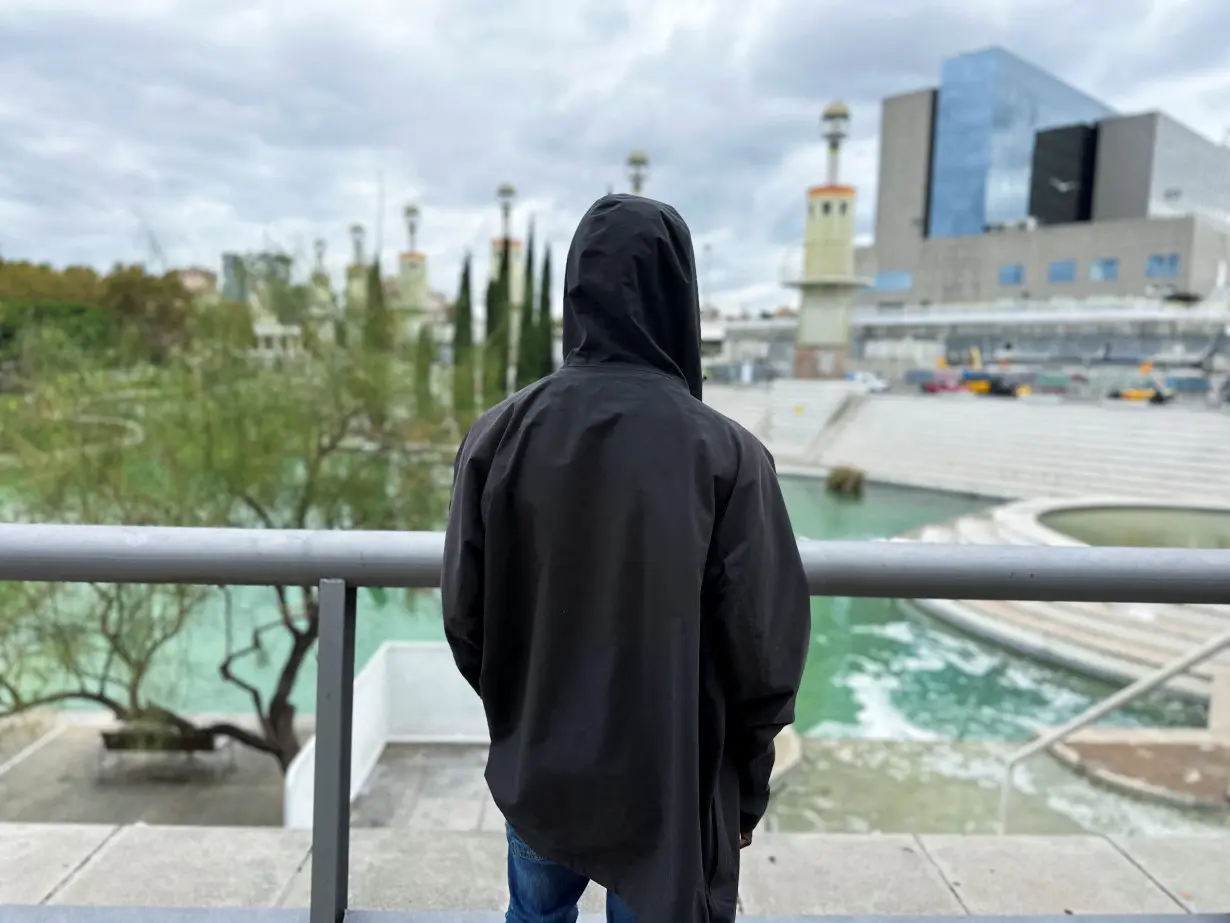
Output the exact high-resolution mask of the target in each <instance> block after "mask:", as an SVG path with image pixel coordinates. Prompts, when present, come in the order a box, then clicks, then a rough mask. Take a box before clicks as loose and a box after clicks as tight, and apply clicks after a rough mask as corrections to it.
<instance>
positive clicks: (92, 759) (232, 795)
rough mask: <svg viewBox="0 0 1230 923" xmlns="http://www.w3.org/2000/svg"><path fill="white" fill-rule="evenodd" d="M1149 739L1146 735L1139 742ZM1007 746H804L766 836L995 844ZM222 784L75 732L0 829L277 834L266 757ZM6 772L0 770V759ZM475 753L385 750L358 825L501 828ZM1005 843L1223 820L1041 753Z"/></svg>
mask: <svg viewBox="0 0 1230 923" xmlns="http://www.w3.org/2000/svg"><path fill="white" fill-rule="evenodd" d="M1136 733H1144V732H1136ZM1017 745H1018V744H1017V743H1015V742H1004V741H977V740H969V741H958V742H953V741H878V740H864V741H859V740H853V741H843V740H807V741H804V743H803V760H802V763H801V764H800V765H799V766H798V767H797V768H796V769H795V770H794V771H792V772H791V773H789V774H788V775H787V776H786V777H785V778H784V779H783V781H782V785H781V786H780V787H779V789H778V791H777V793H776V794H775V796H774V798H773V800H772V802H771V804H770V808H769V814H768V816H767V817H766V819H765V825H766V829H768V830H774V831H781V832H790V833H820V832H828V833H906V834H908V833H991V832H995V830H996V829H997V828H996V812H997V806H998V797H999V783H1000V781H1001V780H1002V779H1003V766H1004V759H1005V757H1006V756H1007V754H1008V753H1009V752H1011V751H1012V750H1013V749H1015V747H1016V746H1017ZM235 756H236V760H237V767H236V769H235V771H233V772H231V773H228V774H226V775H221V776H211V775H208V774H194V775H183V776H179V775H175V774H172V775H170V776H169V777H164V778H162V779H150V778H148V777H143V776H142V774H141V773H140V769H139V766H134V770H136V771H134V772H132V773H129V774H128V775H113V776H112V777H110V778H109V780H108V781H101V782H100V781H99V780H98V779H97V771H98V767H97V760H98V740H97V731H96V730H95V729H90V728H81V727H72V728H69V729H68V730H65V731H61V732H60V733H58V734H57V735H56V736H55V737H53V738H51V739H50V740H48V741H47V742H45V743H44V744H43V746H41V747H40V748H39V749H38V750H37V751H36V752H34V753H33V754H30V755H28V756H27V757H26V758H25V759H23V760H22V761H21V762H19V763H18V764H16V765H14V766H12V767H11V768H10V769H8V770H7V771H5V772H3V773H0V822H2V821H22V822H27V823H48V822H56V823H103V824H128V823H136V822H144V823H149V824H188V825H200V826H211V825H215V824H220V825H227V824H230V825H242V826H269V827H279V826H280V825H281V823H282V784H281V778H280V776H279V775H278V772H277V769H276V767H275V766H274V764H273V762H272V761H271V760H268V759H266V758H264V757H262V756H260V755H259V754H255V753H251V752H249V751H244V750H237V751H236V754H235ZM0 762H2V761H0ZM484 762H485V753H484V750H483V748H482V747H468V746H456V745H437V746H408V745H398V744H394V745H391V746H389V747H388V748H387V749H386V751H385V753H384V755H383V757H382V758H381V761H380V763H379V765H378V766H377V768H376V770H375V772H374V773H373V775H372V777H371V778H370V779H369V780H368V784H367V785H366V786H365V788H364V790H363V793H362V794H361V795H360V796H359V798H358V799H357V800H356V802H355V804H354V807H353V811H352V823H353V824H354V825H355V826H356V827H388V828H400V829H402V830H406V831H415V832H416V833H430V834H435V833H437V832H466V831H469V832H481V831H494V832H498V831H499V830H500V829H502V823H503V820H502V818H501V816H500V813H499V811H498V810H497V809H496V807H495V805H494V803H492V801H491V796H490V794H489V793H488V792H487V788H486V785H485V783H484V781H483V768H484ZM1017 782H1018V791H1017V794H1016V795H1015V797H1014V798H1013V801H1012V811H1011V815H1010V821H1011V827H1010V829H1011V830H1012V832H1013V833H1034V834H1070V833H1085V832H1092V833H1103V834H1120V833H1129V832H1138V831H1147V832H1150V833H1170V834H1175V833H1193V832H1201V833H1203V832H1222V831H1224V830H1226V827H1227V824H1230V812H1225V811H1223V812H1220V813H1209V812H1207V811H1206V812H1190V811H1182V810H1178V809H1175V808H1172V807H1165V806H1161V805H1157V804H1150V803H1147V802H1142V801H1140V800H1139V799H1138V798H1133V797H1128V796H1125V795H1121V794H1116V793H1114V792H1109V791H1106V790H1105V789H1104V788H1102V787H1099V786H1095V785H1093V784H1091V783H1090V782H1089V781H1088V780H1086V779H1083V778H1081V777H1080V776H1079V775H1077V774H1076V773H1073V772H1071V771H1069V770H1068V769H1066V768H1065V767H1064V766H1062V765H1061V764H1060V763H1059V762H1057V761H1055V760H1052V759H1049V758H1047V757H1045V756H1042V757H1038V758H1036V759H1034V760H1031V761H1030V762H1029V763H1028V764H1027V765H1026V766H1025V767H1024V768H1023V769H1022V770H1021V771H1020V772H1018V774H1017Z"/></svg>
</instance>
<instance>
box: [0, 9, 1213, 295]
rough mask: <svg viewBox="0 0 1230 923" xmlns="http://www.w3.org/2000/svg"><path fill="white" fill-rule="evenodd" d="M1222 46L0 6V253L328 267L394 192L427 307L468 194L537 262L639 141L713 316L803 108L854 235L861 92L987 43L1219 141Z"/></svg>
mask: <svg viewBox="0 0 1230 923" xmlns="http://www.w3.org/2000/svg"><path fill="white" fill-rule="evenodd" d="M1227 32H1230V4H1227V0H1075V2H1073V0H978V2H973V0H753V2H748V0H293V2H292V0H123V2H116V3H107V2H104V0H0V254H2V255H3V256H5V257H7V258H27V259H35V260H40V261H50V262H52V263H56V264H65V263H72V262H76V263H90V264H93V265H96V266H99V267H106V266H107V265H109V264H110V263H112V262H114V261H116V260H144V259H148V258H149V257H150V254H151V253H152V252H153V248H152V246H151V240H155V241H157V245H158V247H159V248H160V249H161V251H162V253H163V254H164V257H163V258H164V259H165V260H166V262H167V263H168V264H170V265H188V264H200V265H206V266H210V267H213V268H217V267H218V264H219V254H220V253H221V251H223V250H255V249H259V248H261V247H263V246H267V245H273V246H279V247H283V248H286V249H288V250H290V251H291V252H298V253H301V254H303V255H304V257H305V259H307V254H309V253H310V252H311V242H312V240H313V239H315V238H316V237H323V238H325V239H326V240H327V241H328V244H329V263H330V265H331V267H332V268H333V269H334V270H335V271H336V270H338V269H340V267H341V265H342V264H343V263H344V262H345V260H346V258H347V254H348V250H349V241H348V233H347V228H348V226H349V225H350V224H351V223H353V222H356V221H358V222H361V223H363V224H364V225H366V226H367V227H368V229H369V230H368V239H369V241H373V240H374V239H375V237H376V229H377V228H378V227H379V226H381V225H382V226H383V235H382V244H383V246H382V252H383V253H384V254H385V260H386V265H391V264H392V261H393V260H394V259H395V254H396V252H397V251H398V250H399V249H402V248H404V246H405V232H404V230H403V223H402V220H401V218H400V215H401V210H402V207H403V206H404V204H405V203H406V202H408V201H413V202H416V203H417V204H419V206H420V207H421V208H422V212H423V217H422V220H421V231H420V235H419V238H420V240H419V243H420V249H422V250H425V251H426V252H427V253H428V255H429V258H430V267H431V281H432V285H433V287H435V288H438V289H441V290H443V291H446V292H450V293H451V292H452V291H453V290H454V289H455V286H456V274H457V269H458V265H459V262H460V257H461V254H462V253H463V252H464V251H465V250H466V249H467V248H473V249H475V250H476V251H477V252H478V253H479V254H480V257H479V259H480V264H481V263H485V259H486V251H487V248H488V246H489V244H488V241H489V240H490V238H491V237H492V236H493V234H495V233H496V231H497V229H498V224H499V219H498V211H497V207H496V204H495V199H494V192H495V188H496V187H497V185H499V184H500V183H501V182H504V181H510V182H512V183H514V184H515V185H516V187H517V189H518V191H519V201H518V205H517V210H516V221H517V222H518V224H519V226H520V227H522V228H523V227H524V224H525V222H526V221H527V220H528V218H529V217H530V216H531V215H532V216H533V217H534V219H535V222H536V226H537V229H538V234H539V238H540V239H541V238H543V237H546V238H548V239H549V240H550V241H551V243H552V244H553V245H554V247H555V250H556V257H557V259H556V265H557V266H558V265H559V263H560V261H561V260H560V257H562V250H563V249H564V248H565V247H566V246H567V241H568V238H569V237H570V235H571V231H572V229H573V227H574V226H575V223H576V221H577V219H578V218H579V217H580V215H581V214H582V213H583V211H584V210H585V208H586V207H587V206H588V205H589V203H590V202H591V201H592V200H593V199H594V198H595V197H597V196H598V195H600V194H601V193H603V192H604V191H605V190H606V189H607V188H608V186H614V187H615V188H616V189H623V188H626V182H627V181H626V179H625V177H624V169H623V167H622V162H623V160H624V157H625V156H626V155H627V153H628V151H629V150H631V149H632V148H643V149H644V150H645V151H646V152H647V153H648V154H649V157H650V158H651V161H652V167H651V175H650V178H649V181H648V184H647V187H646V192H647V193H649V194H651V195H654V196H655V197H657V198H661V199H664V200H666V201H668V202H671V203H673V204H675V205H676V206H677V207H678V208H679V209H680V211H681V212H682V213H683V215H684V217H685V218H686V219H687V220H688V222H689V224H690V225H691V227H692V231H693V235H694V237H695V239H696V244H697V250H698V253H700V254H703V253H704V252H705V245H706V244H707V245H709V248H710V249H709V250H708V253H709V257H708V259H707V262H708V264H709V269H708V270H707V271H705V270H702V276H703V278H702V281H705V280H707V283H708V289H709V292H710V293H711V296H712V300H713V301H715V302H717V303H718V304H720V305H721V306H722V307H723V308H726V309H730V310H735V309H738V308H740V307H741V306H750V307H772V306H775V305H777V304H780V303H784V302H786V301H788V300H789V296H788V295H787V294H786V293H784V292H782V290H781V289H780V288H779V287H778V285H777V282H776V279H777V278H778V277H779V275H780V270H781V267H782V263H783V259H784V258H785V257H786V256H787V254H788V250H789V248H790V246H791V245H792V244H793V243H794V241H795V239H796V238H797V237H798V235H799V233H800V230H801V223H802V204H803V190H804V189H805V188H806V187H807V186H808V185H810V184H812V183H814V182H817V181H819V180H820V179H821V178H822V177H823V171H824V153H823V150H822V148H821V144H820V137H819V126H818V117H819V113H820V110H821V109H822V108H823V106H824V104H825V103H826V102H827V101H828V100H829V99H831V98H834V97H841V98H843V99H844V100H846V101H847V102H848V103H849V104H850V107H851V109H852V112H853V139H852V142H851V144H850V146H849V151H848V154H847V156H846V170H845V174H846V178H848V179H849V180H850V181H852V182H854V183H855V184H856V185H857V186H858V187H859V190H860V199H859V213H860V231H861V232H863V233H864V234H867V233H869V232H870V228H871V215H872V213H873V210H874V204H875V173H876V138H875V134H876V132H877V130H878V119H879V110H878V100H879V99H880V98H881V97H882V96H884V95H886V94H892V93H897V92H903V91H907V90H911V89H917V88H920V87H923V86H928V85H933V84H934V83H935V82H936V81H937V79H938V73H939V66H940V62H941V60H942V59H943V58H944V57H945V56H948V55H951V54H954V53H957V52H960V51H968V50H974V49H977V48H980V47H984V46H987V45H992V44H1001V45H1004V46H1006V47H1008V48H1009V49H1010V50H1013V51H1015V52H1016V53H1017V54H1019V55H1021V56H1023V57H1025V58H1027V59H1029V60H1031V61H1033V62H1034V63H1036V64H1038V65H1040V66H1042V67H1045V68H1047V69H1048V70H1051V71H1052V72H1054V73H1056V74H1058V75H1059V76H1061V77H1062V78H1064V79H1065V80H1067V81H1068V82H1070V83H1073V84H1075V85H1077V86H1079V87H1081V88H1082V89H1084V90H1086V91H1087V92H1089V93H1091V94H1092V95H1094V96H1096V97H1099V98H1101V99H1102V100H1103V101H1105V102H1106V103H1107V104H1109V105H1111V106H1112V107H1114V108H1116V109H1118V110H1119V111H1123V112H1130V111H1134V110H1145V109H1155V108H1163V109H1166V110H1167V111H1169V112H1170V113H1171V114H1172V115H1174V116H1175V117H1177V118H1179V119H1180V120H1181V121H1183V122H1185V123H1187V124H1188V125H1189V126H1191V127H1192V128H1195V129H1196V130H1198V131H1200V132H1202V133H1203V134H1205V135H1206V136H1208V137H1211V138H1213V139H1214V140H1220V139H1221V138H1222V135H1223V133H1224V132H1225V131H1226V129H1227V128H1230V106H1228V105H1227V103H1228V102H1230V52H1228V51H1227V50H1226V43H1225V36H1226V34H1227ZM382 186H383V188H384V191H385V195H384V207H383V209H382V208H381V207H380V202H381V197H380V193H379V190H380V189H381V187H382ZM381 212H383V214H381ZM704 262H706V260H705V259H704V258H703V257H702V263H704ZM480 268H481V269H485V265H480ZM556 291H557V292H558V287H557V289H556Z"/></svg>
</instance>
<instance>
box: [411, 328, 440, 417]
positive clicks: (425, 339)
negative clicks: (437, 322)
mask: <svg viewBox="0 0 1230 923" xmlns="http://www.w3.org/2000/svg"><path fill="white" fill-rule="evenodd" d="M435 365H436V337H435V333H434V332H433V331H432V329H431V326H430V325H429V324H420V325H419V335H418V341H417V343H416V344H415V350H414V408H415V411H416V412H417V413H418V418H419V420H421V421H422V422H424V423H435V422H436V420H437V419H438V416H437V413H436V401H435V396H434V395H433V394H432V393H431V378H432V374H431V373H432V370H433V369H434V368H435Z"/></svg>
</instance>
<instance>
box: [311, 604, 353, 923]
mask: <svg viewBox="0 0 1230 923" xmlns="http://www.w3.org/2000/svg"><path fill="white" fill-rule="evenodd" d="M318 603H319V610H318V618H319V619H320V637H319V640H318V641H317V646H316V652H317V655H316V662H317V669H316V784H315V791H314V792H313V798H312V909H311V923H342V919H343V917H344V916H345V915H346V902H347V898H348V893H347V892H348V889H349V882H350V738H351V731H352V729H353V719H354V713H353V712H354V709H353V703H354V630H355V603H356V597H355V588H354V587H353V586H347V584H346V581H344V580H322V581H320V596H319V598H318Z"/></svg>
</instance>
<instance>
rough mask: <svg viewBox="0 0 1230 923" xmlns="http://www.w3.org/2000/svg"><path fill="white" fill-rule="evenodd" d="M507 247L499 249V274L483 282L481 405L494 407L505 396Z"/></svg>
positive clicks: (506, 373)
mask: <svg viewBox="0 0 1230 923" xmlns="http://www.w3.org/2000/svg"><path fill="white" fill-rule="evenodd" d="M508 251H509V247H508V241H507V240H505V241H504V243H503V246H502V247H501V248H500V264H499V271H498V273H497V274H496V275H495V277H494V278H492V279H491V280H490V281H489V282H488V283H487V338H486V341H485V342H484V343H483V403H484V404H485V405H486V406H488V407H494V406H495V405H496V404H498V403H499V402H500V401H502V400H504V398H505V397H506V396H507V395H508V353H509V335H508V334H509V329H508V326H509V325H508V316H509V309H508V302H509V294H510V288H509V274H510V273H509V258H510V257H509V252H508Z"/></svg>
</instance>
